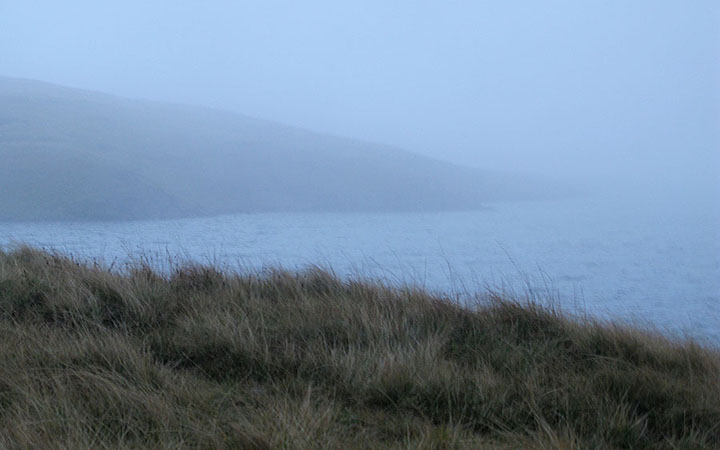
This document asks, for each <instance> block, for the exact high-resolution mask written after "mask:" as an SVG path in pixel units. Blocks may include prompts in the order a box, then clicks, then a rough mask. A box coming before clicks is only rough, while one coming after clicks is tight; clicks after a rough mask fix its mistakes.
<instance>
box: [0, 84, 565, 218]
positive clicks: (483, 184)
mask: <svg viewBox="0 0 720 450" xmlns="http://www.w3.org/2000/svg"><path fill="white" fill-rule="evenodd" d="M0 160H2V161H3V163H4V164H2V167H0V220H53V219H67V218H76V219H111V220H112V219H116V218H155V217H172V216H194V215H212V214H221V213H232V212H247V211H313V210H315V211H318V210H319V211H363V210H364V211H367V210H375V211H377V210H416V211H417V210H442V209H472V208H478V207H480V206H481V205H482V203H483V202H484V201H487V200H499V199H527V198H534V197H538V196H547V195H553V194H558V193H559V192H563V191H562V190H559V189H558V188H556V187H555V188H553V187H552V186H550V185H549V184H544V183H541V182H531V181H530V180H528V179H523V178H520V177H512V176H507V175H502V174H496V173H492V172H483V171H479V170H473V169H468V168H463V167H459V166H455V165H452V164H449V163H445V162H442V161H437V160H433V159H430V158H426V157H422V156H419V155H415V154H412V153H409V152H405V151H401V150H398V149H394V148H389V147H386V146H382V145H377V144H370V143H367V142H360V141H355V140H351V139H343V138H339V137H333V136H327V135H321V134H317V133H312V132H309V131H305V130H301V129H297V128H292V127H289V126H284V125H281V124H277V123H273V122H268V121H262V120H257V119H253V118H250V117H246V116H242V115H239V114H232V113H228V112H222V111H215V110H211V109H206V108H200V107H190V106H180V105H171V104H165V103H157V102H150V101H141V100H128V99H123V98H119V97H113V96H110V95H104V94H100V93H95V92H88V91H83V90H79V89H70V88H63V87H60V86H55V85H50V84H45V83H40V82H35V81H29V80H18V79H11V78H2V77H0Z"/></svg>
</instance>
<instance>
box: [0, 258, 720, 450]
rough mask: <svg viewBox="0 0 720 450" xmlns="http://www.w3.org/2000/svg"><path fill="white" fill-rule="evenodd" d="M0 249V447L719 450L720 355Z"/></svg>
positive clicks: (322, 279)
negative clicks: (606, 449) (609, 449)
mask: <svg viewBox="0 0 720 450" xmlns="http://www.w3.org/2000/svg"><path fill="white" fill-rule="evenodd" d="M477 300H478V301H477V304H476V305H475V306H474V307H462V306H460V305H458V304H457V303H454V302H453V301H451V299H449V298H443V297H442V296H437V295H430V294H428V293H426V292H423V291H420V290H414V289H410V288H405V289H397V288H389V287H386V286H382V285H380V284H377V283H373V282H364V281H358V280H348V281H345V280H340V279H338V278H337V277H335V276H334V275H332V274H330V273H328V272H326V271H323V270H320V269H309V270H307V271H304V272H299V273H290V272H285V271H281V270H274V271H266V272H262V273H247V274H239V273H233V272H230V271H223V270H219V269H217V268H214V267H210V266H202V265H196V264H186V265H183V266H179V267H176V268H174V269H173V270H170V271H168V272H167V273H160V272H156V271H154V270H153V269H152V268H151V267H150V266H149V265H148V264H143V263H138V264H136V265H135V266H133V267H128V268H124V269H122V270H119V269H114V268H110V267H106V266H103V265H100V264H84V263H79V262H77V261H74V260H72V259H71V258H68V257H65V256H63V255H59V254H52V253H48V252H43V251H38V250H35V249H31V248H27V247H23V248H18V249H16V250H13V251H8V252H0V342H2V344H0V448H127V447H130V448H247V449H271V448H297V449H310V448H423V449H429V448H437V449H452V448H498V449H501V448H538V449H540V448H557V449H568V448H578V449H580V448H582V449H586V448H598V449H600V448H603V449H604V448H633V449H665V448H666V449H675V448H719V447H720V354H719V353H718V351H717V349H715V348H711V347H709V346H702V345H700V344H698V343H697V342H694V341H691V340H671V339H669V338H666V337H663V336H661V335H659V334H656V333H653V332H650V331H647V330H642V329H638V328H632V327H628V326H624V325H623V326H621V325H617V324H614V323H610V322H601V321H597V320H594V319H591V318H577V317H571V316H568V315H565V314H563V313H562V312H560V311H558V310H557V309H553V308H548V307H544V306H540V305H538V304H535V303H532V302H525V301H515V300H513V299H512V298H506V297H504V296H502V295H499V294H497V293H492V292H489V293H487V294H486V295H485V296H483V297H479V298H478V299H477Z"/></svg>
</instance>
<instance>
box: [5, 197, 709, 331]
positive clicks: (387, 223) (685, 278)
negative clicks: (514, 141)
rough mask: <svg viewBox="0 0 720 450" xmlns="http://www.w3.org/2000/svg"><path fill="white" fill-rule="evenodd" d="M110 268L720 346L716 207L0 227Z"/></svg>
mask: <svg viewBox="0 0 720 450" xmlns="http://www.w3.org/2000/svg"><path fill="white" fill-rule="evenodd" d="M13 241H15V242H24V243H30V244H33V245H37V246H41V247H46V248H54V249H57V250H60V251H63V252H68V253H71V254H74V255H76V256H78V257H80V258H81V259H87V260H92V259H103V260H104V261H105V262H107V263H114V264H115V265H116V267H117V266H118V265H122V264H123V262H127V261H129V260H132V259H133V258H137V257H139V256H148V257H150V258H151V259H152V260H154V261H155V263H156V264H157V265H158V266H159V267H163V266H165V267H166V262H167V257H168V256H179V257H180V258H181V259H182V258H186V259H192V260H196V261H200V262H206V263H220V264H222V265H224V266H228V267H231V268H238V267H239V268H241V269H248V270H259V269H260V268H262V267H285V268H290V269H295V268H304V267H308V266H312V265H320V266H322V267H329V268H331V269H332V270H334V271H335V272H336V273H338V274H340V275H343V276H358V275H359V276H362V277H368V276H369V277H377V278H381V279H384V280H385V281H387V282H389V283H392V284H400V285H402V284H406V283H407V284H413V285H418V286H423V287H426V288H429V289H432V290H438V291H441V292H445V293H450V294H453V293H455V294H460V297H466V296H467V295H468V294H471V293H474V292H478V291H479V292H483V291H484V290H485V288H487V287H500V288H503V289H507V290H512V291H515V292H517V293H520V294H525V293H527V292H528V290H529V289H530V290H531V291H532V293H533V294H535V295H537V299H538V300H540V301H541V302H547V301H548V299H555V301H557V302H558V304H559V305H561V306H562V307H563V308H565V309H566V310H569V311H576V312H577V311H580V312H589V313H591V314H594V315H598V316H601V317H609V318H613V319H627V320H635V321H639V322H640V323H641V324H644V325H651V326H655V327H658V328H659V329H660V330H662V331H664V332H669V333H680V334H687V335H690V336H694V337H696V338H700V339H703V340H704V339H710V340H712V341H715V342H720V208H718V206H717V205H713V204H709V203H705V204H702V203H700V204H695V205H689V204H684V205H683V204H679V205H678V204H674V205H670V204H668V203H666V202H656V203H651V202H644V203H643V204H642V206H638V204H637V202H635V201H628V200H627V199H626V200H625V201H623V200H620V199H617V198H615V199H607V198H602V199H601V198H582V199H572V200H558V201H547V202H529V203H496V204H491V205H489V209H488V210H485V211H474V212H472V211H471V212H444V213H351V214H344V213H327V214H322V213H318V214H239V215H231V216H220V217H211V218H199V219H184V220H173V221H137V222H118V223H107V222H96V223H45V224H27V223H22V224H20V223H18V224H0V242H2V243H3V244H6V245H7V244H8V243H11V242H13Z"/></svg>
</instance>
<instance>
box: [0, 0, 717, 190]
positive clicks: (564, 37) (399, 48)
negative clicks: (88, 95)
mask: <svg viewBox="0 0 720 450" xmlns="http://www.w3.org/2000/svg"><path fill="white" fill-rule="evenodd" d="M0 75H5V76H14V77H23V78H32V79H38V80H44V81H50V82H55V83H59V84H64V85H70V86H75V87H82V88H88V89H94V90H100V91H105V92H110V93H115V94H119V95H123V96H130V97H141V98H150V99H158V100H169V101H173V102H181V103H191V104H199V105H209V106H213V107H219V108H224V109H230V110H234V111H238V112H242V113H245V114H248V115H251V116H257V117H262V118H268V119H273V120H277V121H281V122H284V123H288V124H292V125H297V126H300V127H304V128H309V129H312V130H318V131H323V132H329V133H333V134H337V135H343V136H350V137H356V138H361V139H365V140H370V141H376V142H381V143H388V144H392V145H396V146H399V147H403V148H406V149H408V150H412V151H416V152H419V153H423V154H427V155H432V156H435V157H438V158H442V159H446V160H450V161H454V162H457V163H462V164H467V165H472V166H477V167H485V168H494V169H503V170H519V171H537V172H543V173H555V174H561V175H567V174H571V175H576V176H585V175H586V174H587V175H588V176H593V177H615V176H616V175H617V176H618V177H620V178H627V177H628V175H630V174H638V175H639V176H640V177H641V178H642V179H643V180H647V182H650V181H651V180H656V181H657V182H661V183H662V182H665V181H668V182H669V180H675V181H680V182H683V181H684V180H697V179H702V180H711V179H713V178H714V177H720V174H719V173H718V172H719V167H720V130H719V129H720V106H719V105H720V2H718V1H717V0H692V1H680V0H677V1H666V0H637V1H628V0H610V1H600V0H588V1H577V0H567V1H557V0H548V1H536V0H527V1H518V0H514V1H513V0H502V1H501V0H495V1H477V0H476V1H434V2H430V1H408V0H398V1H387V0H364V1H352V2H344V1H343V2H338V1H330V0H327V1H314V0H307V1H280V0H263V1H256V2H239V1H217V0H207V1H203V2H200V1H182V0H172V1H170V0H156V1H140V0H123V1H112V2H111V1H95V0H93V1H89V0H84V1H79V0H65V1H62V2H59V1H49V0H45V1H36V0H22V1H19V0H0ZM633 177H634V175H633Z"/></svg>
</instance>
